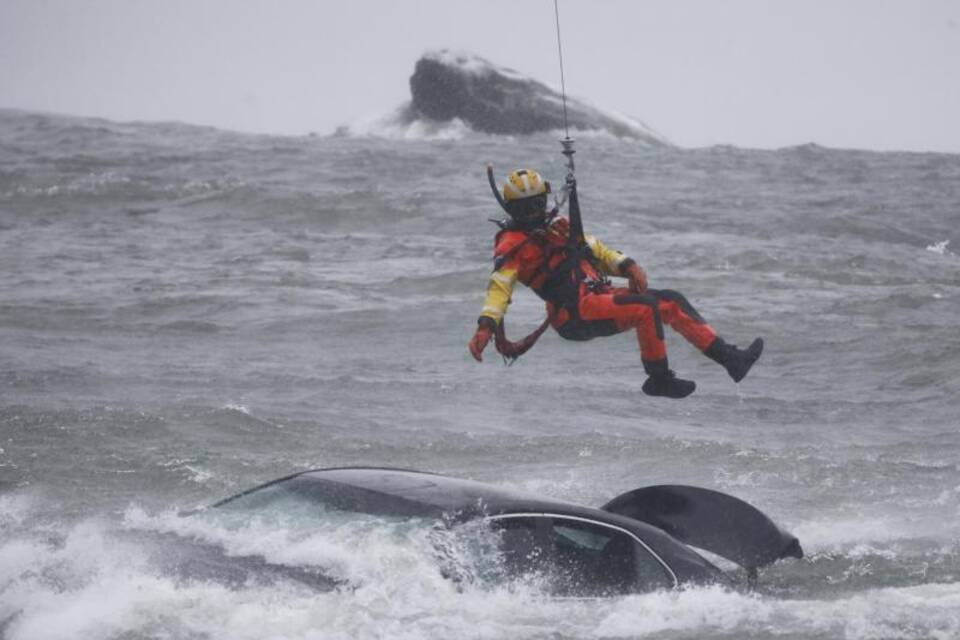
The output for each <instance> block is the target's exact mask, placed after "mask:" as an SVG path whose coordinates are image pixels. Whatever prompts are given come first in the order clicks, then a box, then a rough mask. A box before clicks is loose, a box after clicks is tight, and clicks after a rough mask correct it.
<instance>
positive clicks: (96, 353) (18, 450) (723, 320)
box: [0, 111, 960, 640]
mask: <svg viewBox="0 0 960 640" xmlns="http://www.w3.org/2000/svg"><path fill="white" fill-rule="evenodd" d="M577 148H578V153H577V156H576V159H577V166H578V171H577V173H578V178H579V185H580V194H581V195H580V199H581V204H582V207H583V211H584V220H585V225H586V227H587V231H588V232H591V233H594V234H596V235H597V236H598V237H600V238H601V239H603V240H604V241H605V242H606V243H607V244H609V245H612V246H614V247H616V248H619V249H621V250H622V251H624V252H625V253H627V254H628V255H630V256H633V257H634V258H636V259H637V260H638V261H639V262H640V263H641V264H642V265H644V266H645V267H646V269H647V271H648V273H649V276H650V283H651V286H652V287H655V288H672V289H677V290H679V291H681V292H683V293H685V294H686V295H687V297H689V298H690V299H691V301H692V302H693V303H694V304H695V305H696V306H697V308H698V310H699V311H700V312H701V313H702V314H703V315H704V316H705V317H706V319H707V320H708V321H710V322H711V323H712V324H713V325H714V326H715V327H717V329H718V330H719V331H720V333H721V335H723V336H724V337H725V338H726V339H727V340H728V341H729V342H734V343H737V344H740V345H741V346H745V345H746V344H747V343H749V341H750V340H752V339H753V338H754V337H756V336H763V337H764V338H765V340H766V351H765V352H764V355H763V357H762V358H761V360H760V361H759V363H758V364H757V365H756V367H755V368H754V369H753V371H752V372H751V374H750V375H749V376H748V377H747V378H746V380H744V381H743V382H742V383H741V384H739V385H735V384H734V383H733V382H732V381H731V380H730V379H729V378H728V377H727V375H726V373H725V372H724V371H723V370H722V369H721V368H719V367H718V366H717V365H716V364H714V363H712V362H710V361H709V360H707V359H706V358H704V357H703V356H701V355H700V354H699V353H697V352H696V351H695V350H694V349H693V348H692V347H690V346H689V345H688V344H686V343H685V342H684V341H683V340H682V338H680V336H679V335H677V334H675V333H672V332H670V331H669V329H668V331H667V333H668V336H667V341H668V347H669V350H670V359H671V366H672V367H673V368H674V369H675V370H676V371H677V372H678V374H680V375H681V376H683V377H690V378H693V379H694V380H696V381H697V383H698V389H697V391H696V393H695V394H694V395H692V396H691V397H689V398H688V399H686V400H683V401H670V400H665V399H659V398H656V399H655V398H649V397H647V396H645V395H644V394H643V393H642V392H641V391H640V386H641V384H642V382H643V380H644V378H645V376H644V374H643V370H642V367H641V365H640V358H639V354H638V352H637V346H636V341H635V338H634V336H633V335H632V334H622V335H618V336H614V337H610V338H605V339H598V340H594V341H592V342H588V343H572V342H566V341H564V340H562V339H560V338H559V337H558V336H557V335H556V334H554V333H552V332H551V333H548V334H546V335H545V337H544V338H543V339H542V340H541V341H540V343H539V344H538V345H537V346H536V347H535V348H534V349H533V350H532V351H531V352H529V353H528V354H527V355H526V356H524V357H523V358H522V359H521V360H520V361H519V362H517V363H516V364H515V365H514V366H512V367H505V366H504V365H503V364H502V363H501V361H500V359H499V357H498V356H497V354H496V352H495V351H494V350H493V349H492V348H490V349H488V351H487V353H486V358H485V361H484V362H483V363H482V364H478V363H476V362H474V361H473V360H472V359H471V358H470V356H469V354H468V353H467V349H466V343H467V340H468V339H469V338H470V336H471V334H472V332H473V330H474V328H475V326H476V317H477V315H478V313H479V311H480V307H481V306H482V303H483V297H484V290H485V286H486V281H487V277H488V274H489V270H490V266H491V259H490V258H491V253H492V239H493V234H494V231H495V226H494V225H493V224H491V223H490V222H488V220H487V219H488V218H490V217H499V216H500V215H501V214H500V212H499V211H498V208H497V205H496V203H495V201H494V200H493V198H492V196H491V194H490V190H489V187H488V185H487V183H486V178H485V175H484V164H485V163H486V162H488V161H489V162H493V163H494V165H495V167H496V169H497V173H498V175H499V176H500V177H501V178H502V177H503V176H504V175H505V174H506V173H507V171H508V170H510V169H512V168H516V167H524V166H529V167H532V168H537V169H539V170H541V171H542V172H543V173H545V174H546V175H547V177H548V178H549V179H551V180H552V181H554V183H555V184H559V183H560V182H561V181H562V177H563V175H564V168H563V157H562V156H561V155H560V153H559V149H560V146H559V144H558V140H557V137H556V136H553V135H543V136H535V137H530V138H525V137H492V136H484V135H479V134H474V133H470V132H467V131H464V130H462V129H458V128H456V127H451V128H447V129H439V130H432V131H431V130H427V129H425V128H416V127H414V128H411V129H409V130H406V131H403V132H396V131H394V132H392V134H391V135H386V136H376V135H368V136H353V137H351V136H340V137H324V136H304V137H274V136H265V135H248V134H240V133H233V132H228V131H219V130H215V129H211V128H202V127H194V126H187V125H182V124H173V123H170V124H145V123H132V124H119V123H113V122H107V121H101V120H91V119H80V118H72V117H64V116H51V115H38V114H32V113H26V112H17V111H0V637H3V638H7V639H9V640H56V639H71V640H73V639H100V638H110V639H121V638H122V639H130V640H132V639H141V638H165V639H167V638H169V639H198V638H218V639H219V638H224V639H231V640H233V639H243V638H251V639H253V638H257V639H259V638H285V639H295V638H304V639H306V638H412V639H420V638H491V639H494V638H551V639H558V638H658V639H677V638H730V639H733V638H738V639H739V638H849V639H858V640H859V639H880V638H917V639H919V638H938V639H944V640H946V639H950V638H958V637H960V429H958V427H960V393H958V392H960V328H958V318H960V255H958V254H960V155H943V154H929V153H873V152H864V151H849V150H835V149H826V148H822V147H819V146H816V145H804V146H799V147H792V148H785V149H780V150H775V151H759V150H748V149H739V148H734V147H713V148H704V149H673V148H659V149H658V148H648V147H644V146H641V145H638V144H634V143H629V142H620V141H617V140H614V139H610V138H607V137H603V136H596V135H594V136H587V135H583V136H580V137H579V139H578V144H577ZM542 317H543V310H542V306H541V304H540V303H539V302H538V300H537V299H536V297H535V296H534V295H533V294H532V293H531V292H530V291H527V290H520V291H518V293H517V295H516V296H515V300H514V304H513V305H512V306H511V309H510V313H509V314H508V332H509V333H510V335H511V337H513V338H517V337H520V336H521V335H522V334H524V333H526V332H527V331H529V330H532V329H533V328H534V327H535V326H536V325H537V324H538V323H539V321H540V320H541V319H542ZM342 465H386V466H395V467H408V468H415V469H422V470H429V471H436V472H441V473H446V474H451V475H455V476H459V477H467V478H472V479H475V480H480V481H485V482H489V483H493V484H495V485H498V486H502V487H507V488H513V489H520V490H525V491H533V492H537V493H541V494H546V495H549V496H554V497H558V498H562V499H565V500H570V501H574V502H579V503H583V504H588V505H600V504H602V503H604V502H606V501H607V500H608V499H610V498H611V497H613V496H615V495H617V494H619V493H621V492H624V491H627V490H630V489H633V488H636V487H640V486H645V485H651V484H665V483H679V484H693V485H699V486H703V487H708V488H713V489H717V490H720V491H724V492H728V493H731V494H733V495H735V496H738V497H740V498H743V499H745V500H747V501H749V502H751V503H753V504H754V505H756V506H757V507H759V508H760V509H762V510H763V511H765V512H766V513H767V514H768V515H770V516H771V517H772V518H773V519H774V520H775V521H777V522H778V523H779V524H780V525H781V526H783V527H784V528H786V529H787V530H789V531H791V532H792V533H794V534H795V535H797V536H798V537H799V539H800V541H801V543H802V545H803V547H804V549H805V551H806V553H807V556H806V558H804V559H803V560H789V561H783V562H780V563H778V564H777V565H775V566H773V567H771V568H769V569H767V570H765V571H762V572H761V576H760V586H759V589H758V590H757V591H756V592H753V593H751V592H742V591H732V590H726V589H723V588H719V587H711V588H692V589H686V590H681V591H668V592H656V593H652V594H646V595H633V596H627V597H620V598H606V599H577V600H569V599H553V598H550V597H547V596H545V595H544V594H543V593H539V592H538V591H537V589H536V588H535V586H533V585H531V586H530V587H529V588H523V587H522V586H521V587H517V586H515V587H513V588H509V589H508V588H502V589H500V588H460V589H458V588H457V586H456V585H455V584H453V583H451V582H450V581H448V580H446V579H444V578H442V577H441V576H440V574H439V572H438V570H437V567H436V565H435V563H434V562H433V560H432V558H431V557H430V553H429V552H428V550H427V546H428V543H427V542H426V541H424V540H422V539H419V538H417V537H416V536H412V535H411V534H409V533H405V532H404V531H397V530H391V529H390V528H389V527H386V526H385V527H383V528H382V529H376V528H375V529H373V530H367V531H365V532H364V533H363V534H362V535H357V533H356V531H355V530H352V529H349V528H343V529H338V528H337V527H328V528H326V529H323V528H320V529H312V528H306V529H305V528H303V527H297V526H296V523H294V522H284V521H273V522H264V521H260V520H257V521H252V522H249V523H246V524H244V525H242V526H234V527H221V526H217V525H216V524H209V523H206V524H204V523H201V522H198V521H196V520H194V519H191V518H183V517H180V516H179V515H178V514H179V512H180V511H182V510H184V509H190V508H193V507H197V506H201V505H206V504H210V503H212V502H214V501H216V500H219V499H221V498H223V497H225V496H228V495H231V494H233V493H236V492H238V491H241V490H243V489H245V488H248V487H251V486H254V485H256V484H258V483H261V482H264V481H267V480H270V479H272V478H275V477H279V476H283V475H287V474H291V473H294V472H297V471H300V470H306V469H310V468H319V467H328V466H342ZM138 532H139V533H143V532H152V533H157V534H179V535H181V536H186V537H192V538H195V539H200V540H203V541H205V542H207V543H210V544H213V545H217V546H219V547H222V548H223V549H224V550H225V552H226V553H228V554H238V555H242V554H258V555H261V556H263V557H264V558H266V559H267V560H270V561H272V562H275V563H279V564H284V565H289V566H305V567H319V568H323V569H325V570H330V571H332V572H334V573H339V574H341V575H343V576H347V577H349V579H350V581H351V585H350V587H349V588H343V589H336V590H334V591H331V592H327V593H323V592H317V591H315V590H313V589H311V588H309V587H307V586H305V585H303V584H301V583H298V582H296V581H288V580H284V579H283V578H277V579H270V580H267V579H264V580H247V581H245V582H243V583H241V584H222V583H220V582H218V581H216V580H202V579H184V578H182V577H178V576H176V575H169V574H166V573H164V572H161V571H158V570H157V569H156V568H155V567H154V566H153V565H152V564H151V562H149V556H150V550H149V549H147V548H145V547H144V545H142V544H138V543H136V542H133V541H132V540H135V539H136V538H131V537H130V536H129V535H128V534H131V533H138Z"/></svg>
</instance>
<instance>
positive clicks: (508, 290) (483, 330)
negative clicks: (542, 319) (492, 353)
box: [468, 263, 517, 361]
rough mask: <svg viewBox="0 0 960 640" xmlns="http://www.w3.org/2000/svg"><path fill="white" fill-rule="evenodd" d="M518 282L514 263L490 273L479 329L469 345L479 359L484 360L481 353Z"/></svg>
mask: <svg viewBox="0 0 960 640" xmlns="http://www.w3.org/2000/svg"><path fill="white" fill-rule="evenodd" d="M516 282H517V268H516V265H514V264H510V263H508V264H505V265H503V266H501V267H500V268H499V269H497V270H495V271H494V272H493V273H491V274H490V283H489V284H488V285H487V299H486V300H485V301H484V303H483V309H481V311H480V318H478V319H477V331H476V333H474V334H473V338H471V340H470V343H469V345H468V348H469V349H470V354H471V355H472V356H473V357H474V358H476V359H477V361H481V360H483V356H482V355H481V354H482V353H483V350H484V348H485V347H486V346H487V343H488V342H489V341H490V336H491V335H493V332H494V331H496V330H497V325H498V324H500V322H501V321H502V320H503V316H504V314H506V312H507V305H509V304H510V296H511V295H512V294H513V285H514V284H516Z"/></svg>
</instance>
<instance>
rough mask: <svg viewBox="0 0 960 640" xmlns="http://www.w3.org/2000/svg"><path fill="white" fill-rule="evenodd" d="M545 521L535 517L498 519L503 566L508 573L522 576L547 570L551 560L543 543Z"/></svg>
mask: <svg viewBox="0 0 960 640" xmlns="http://www.w3.org/2000/svg"><path fill="white" fill-rule="evenodd" d="M538 522H539V526H538ZM546 522H547V521H546V520H545V519H544V518H536V517H520V518H504V519H501V520H497V522H496V527H497V529H498V530H499V532H500V550H501V552H502V554H503V563H504V569H505V570H506V571H507V573H508V574H509V575H513V576H517V577H521V576H525V575H530V574H539V573H542V572H544V570H545V568H546V567H547V562H548V558H547V554H546V551H545V549H544V544H543V531H544V530H545V528H546Z"/></svg>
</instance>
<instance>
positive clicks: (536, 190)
mask: <svg viewBox="0 0 960 640" xmlns="http://www.w3.org/2000/svg"><path fill="white" fill-rule="evenodd" d="M546 193H550V183H548V182H547V181H546V180H544V179H543V178H541V177H540V174H539V173H537V172H536V171H534V170H533V169H519V170H518V171H514V172H513V173H511V174H510V175H509V176H507V181H506V182H504V183H503V199H504V200H505V201H506V202H513V201H514V200H523V199H524V198H532V197H534V196H539V195H543V194H546ZM544 205H546V199H544Z"/></svg>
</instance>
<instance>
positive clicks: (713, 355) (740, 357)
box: [703, 337, 763, 382]
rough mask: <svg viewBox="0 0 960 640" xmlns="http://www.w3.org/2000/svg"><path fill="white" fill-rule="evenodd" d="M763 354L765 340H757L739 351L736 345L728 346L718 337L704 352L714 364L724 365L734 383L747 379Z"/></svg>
mask: <svg viewBox="0 0 960 640" xmlns="http://www.w3.org/2000/svg"><path fill="white" fill-rule="evenodd" d="M761 353H763V338H757V339H756V340H754V341H753V342H751V343H750V346H749V347H747V348H746V349H738V348H737V347H736V345H732V344H727V343H726V342H724V341H723V338H720V337H717V339H716V340H714V341H713V344H711V345H710V346H709V347H707V350H706V351H704V352H703V354H704V355H705V356H707V357H708V358H710V359H711V360H713V361H714V362H718V363H720V364H722V365H723V368H724V369H726V370H727V373H729V374H730V377H731V378H733V381H734V382H740V381H741V380H743V379H744V377H746V375H747V372H748V371H750V367H752V366H753V363H754V362H756V361H757V358H759V357H760V354H761Z"/></svg>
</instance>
